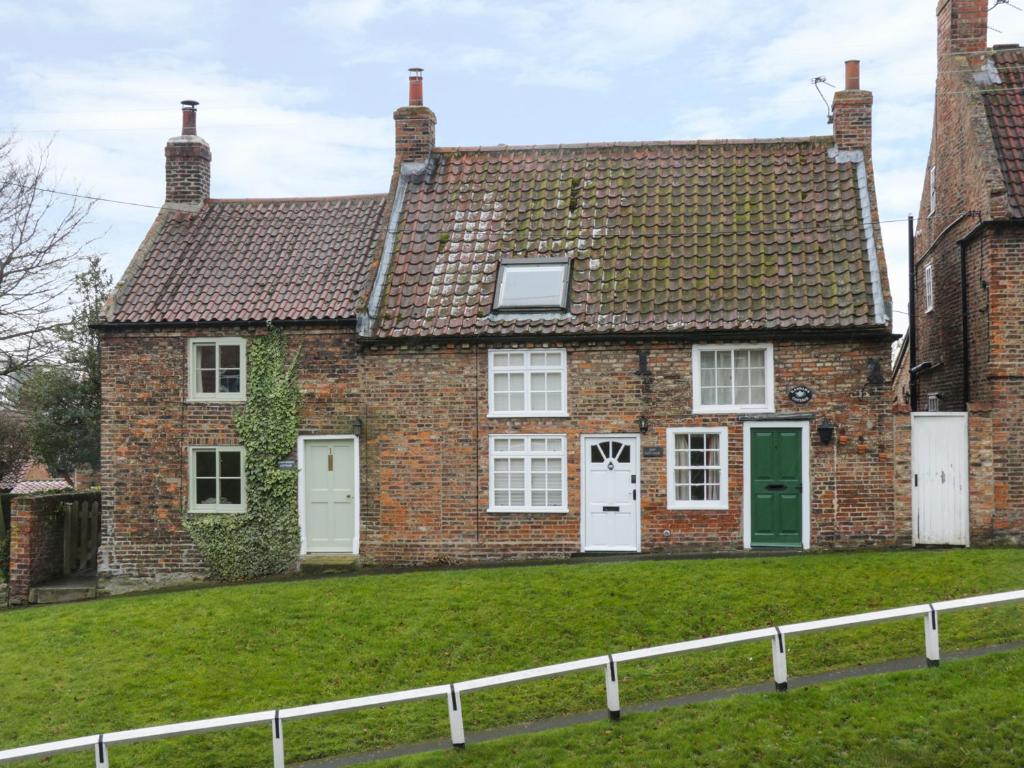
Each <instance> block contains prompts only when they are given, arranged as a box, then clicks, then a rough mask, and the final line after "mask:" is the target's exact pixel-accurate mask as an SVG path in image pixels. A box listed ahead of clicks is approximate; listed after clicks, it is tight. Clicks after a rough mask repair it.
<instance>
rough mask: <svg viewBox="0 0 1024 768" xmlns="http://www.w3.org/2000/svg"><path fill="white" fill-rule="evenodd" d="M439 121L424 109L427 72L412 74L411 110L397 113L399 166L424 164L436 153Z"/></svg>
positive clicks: (415, 71)
mask: <svg viewBox="0 0 1024 768" xmlns="http://www.w3.org/2000/svg"><path fill="white" fill-rule="evenodd" d="M436 123H437V117H435V115H434V113H433V112H432V111H431V110H430V108H429V107H425V106H423V70H422V69H419V68H418V67H414V68H412V69H410V70H409V106H407V107H399V108H398V109H396V110H395V163H397V164H398V165H401V164H402V163H410V162H411V163H417V162H423V161H424V160H426V159H427V158H428V157H430V153H431V152H432V151H433V149H434V125H435V124H436Z"/></svg>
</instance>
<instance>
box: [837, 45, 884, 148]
mask: <svg viewBox="0 0 1024 768" xmlns="http://www.w3.org/2000/svg"><path fill="white" fill-rule="evenodd" d="M873 102H874V97H873V96H872V95H871V91H862V90H861V89H860V62H859V61H856V60H853V59H851V60H850V61H848V62H846V87H845V88H844V89H843V90H841V91H836V94H835V96H834V97H833V98H832V133H833V135H834V136H835V139H836V147H837V148H839V149H840V150H848V149H862V150H864V154H865V155H868V154H870V153H871V105H872V104H873Z"/></svg>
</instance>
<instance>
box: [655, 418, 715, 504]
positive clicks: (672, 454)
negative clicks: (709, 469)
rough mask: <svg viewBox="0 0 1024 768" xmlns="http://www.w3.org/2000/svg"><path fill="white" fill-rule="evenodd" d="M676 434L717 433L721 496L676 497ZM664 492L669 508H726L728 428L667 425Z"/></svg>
mask: <svg viewBox="0 0 1024 768" xmlns="http://www.w3.org/2000/svg"><path fill="white" fill-rule="evenodd" d="M677 435H718V454H719V457H720V462H721V464H720V465H719V467H718V469H719V472H720V475H719V478H720V479H719V483H720V485H721V491H720V493H719V496H720V497H721V498H719V499H716V500H710V501H709V500H704V501H689V500H686V499H677V498H676V481H675V477H676V464H675V458H676V436H677ZM665 454H666V460H665V465H666V471H667V473H668V474H667V477H666V492H667V494H668V495H667V496H666V498H667V499H668V508H669V509H728V508H729V428H728V427H669V428H668V429H666V430H665Z"/></svg>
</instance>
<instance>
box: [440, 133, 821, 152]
mask: <svg viewBox="0 0 1024 768" xmlns="http://www.w3.org/2000/svg"><path fill="white" fill-rule="evenodd" d="M833 141H834V137H833V136H832V135H830V134H822V135H819V136H781V137H779V138H774V139H668V140H656V141H594V142H582V143H575V144H573V143H568V144H491V145H481V146H455V147H434V149H433V151H434V152H440V153H453V152H505V151H516V150H528V149H543V150H559V149H595V148H596V149H605V148H617V147H627V148H628V147H699V146H738V145H747V144H754V145H761V144H808V143H822V142H833Z"/></svg>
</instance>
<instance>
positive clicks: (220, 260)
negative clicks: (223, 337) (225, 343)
mask: <svg viewBox="0 0 1024 768" xmlns="http://www.w3.org/2000/svg"><path fill="white" fill-rule="evenodd" d="M384 199H385V196H384V195H366V196H359V197H332V198H308V199H280V200H274V199H264V200H209V201H207V203H206V204H204V205H203V207H202V208H201V209H200V211H199V212H198V213H196V214H185V213H175V212H163V213H161V214H160V216H159V217H158V218H157V222H156V224H155V225H154V228H153V230H152V231H151V233H150V235H149V236H148V237H147V239H146V241H144V242H143V244H142V246H141V247H140V249H139V253H138V254H137V255H136V258H135V261H133V263H132V265H131V266H130V267H129V268H128V272H127V273H126V275H125V278H124V280H123V281H122V283H121V285H120V286H119V287H118V290H117V292H116V294H115V297H114V301H113V303H112V305H111V307H110V309H109V311H108V320H109V321H110V322H114V323H165V322H219V321H225V322H231V321H235V322H251V321H264V320H327V319H351V318H354V317H355V306H356V302H357V300H358V296H359V292H360V290H361V289H362V287H363V285H364V282H365V280H366V277H367V274H366V273H367V270H368V269H369V264H370V260H371V258H372V257H373V252H374V244H375V243H376V239H377V236H378V230H379V226H380V222H381V212H382V211H383V208H384Z"/></svg>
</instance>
